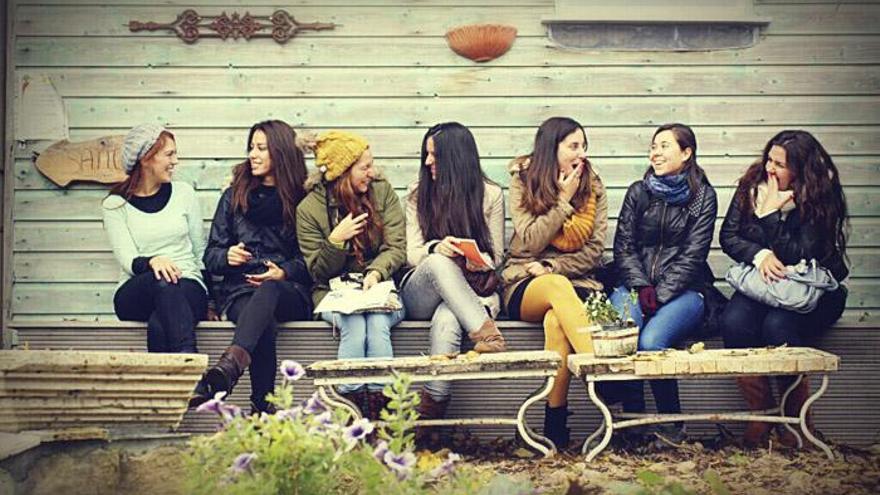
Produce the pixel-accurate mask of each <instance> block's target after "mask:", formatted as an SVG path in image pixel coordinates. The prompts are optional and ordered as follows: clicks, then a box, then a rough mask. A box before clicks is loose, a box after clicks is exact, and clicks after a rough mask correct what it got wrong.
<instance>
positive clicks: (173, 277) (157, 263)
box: [150, 256, 181, 284]
mask: <svg viewBox="0 0 880 495" xmlns="http://www.w3.org/2000/svg"><path fill="white" fill-rule="evenodd" d="M150 268H152V269H153V275H155V276H156V280H165V281H166V282H168V283H169V284H176V283H177V281H178V280H180V275H181V272H180V268H177V265H175V264H174V262H173V261H171V259H170V258H168V257H165V256H154V257H152V258H150Z"/></svg>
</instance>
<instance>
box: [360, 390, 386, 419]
mask: <svg viewBox="0 0 880 495" xmlns="http://www.w3.org/2000/svg"><path fill="white" fill-rule="evenodd" d="M366 402H367V404H366V411H364V414H366V416H367V418H368V419H369V420H370V421H379V420H381V419H382V417H381V416H382V410H383V409H385V408H386V407H388V403H389V402H391V399H389V398H388V397H385V394H383V393H382V391H381V390H368V391H367V399H366Z"/></svg>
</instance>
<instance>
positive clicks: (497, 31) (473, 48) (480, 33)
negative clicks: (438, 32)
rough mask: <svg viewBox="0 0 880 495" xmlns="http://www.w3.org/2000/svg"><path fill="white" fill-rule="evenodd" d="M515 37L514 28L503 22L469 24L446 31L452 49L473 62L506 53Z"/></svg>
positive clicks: (492, 58)
mask: <svg viewBox="0 0 880 495" xmlns="http://www.w3.org/2000/svg"><path fill="white" fill-rule="evenodd" d="M515 38H516V28H515V27H513V26H507V25H504V24H471V25H468V26H459V27H457V28H453V29H450V30H449V31H447V32H446V42H447V43H448V44H449V48H452V51H454V52H455V53H457V54H459V55H461V56H462V57H465V58H469V59H471V60H473V61H474V62H488V61H490V60H494V59H496V58H498V57H500V56H501V55H504V54H505V53H507V50H509V49H510V46H511V45H512V44H513V40H514V39H515Z"/></svg>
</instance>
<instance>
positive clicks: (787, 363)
mask: <svg viewBox="0 0 880 495" xmlns="http://www.w3.org/2000/svg"><path fill="white" fill-rule="evenodd" d="M839 362H840V360H839V358H838V357H837V356H835V355H833V354H830V353H827V352H823V351H820V350H817V349H812V348H809V347H777V348H755V349H717V350H703V351H699V352H693V353H692V352H689V351H678V350H667V351H659V352H639V353H637V354H636V355H634V356H628V357H623V358H596V357H593V356H591V355H584V354H575V355H571V356H569V357H568V367H569V369H570V370H571V372H572V373H573V374H575V375H576V376H578V377H579V378H581V379H582V380H584V382H585V383H586V386H587V393H588V394H589V396H590V400H592V401H593V404H595V405H596V407H598V408H599V410H600V411H601V412H602V418H603V420H602V422H601V424H600V425H599V428H598V429H597V430H596V431H595V432H593V434H592V435H590V436H589V437H587V439H586V441H584V444H583V448H582V453H584V454H587V462H589V461H592V460H593V459H594V458H595V457H596V456H597V455H599V453H600V452H602V450H603V449H604V448H605V447H606V446H607V445H608V442H609V441H610V440H611V434H612V433H613V432H614V430H616V429H618V430H619V429H624V428H631V427H634V426H641V425H646V424H655V423H667V422H677V421H714V422H718V421H764V422H769V423H781V424H783V425H784V426H785V427H786V428H787V429H788V430H789V431H791V432H792V433H793V434H794V435H795V437H796V438H797V441H798V447H802V446H803V445H802V442H801V438H800V435H798V432H797V430H795V429H794V428H793V427H792V426H791V425H795V424H796V425H799V426H800V430H801V432H803V434H804V436H805V437H806V438H807V440H809V441H810V442H811V443H813V444H814V445H816V446H817V447H819V448H821V449H822V450H823V451H824V452H825V454H826V455H827V456H828V458H829V459H833V458H834V455H833V454H832V453H831V449H830V448H829V447H828V445H826V444H825V443H824V442H822V441H821V440H819V439H818V438H816V437H815V436H814V435H813V434H812V432H810V431H809V429H807V423H806V418H807V411H808V410H809V409H810V406H811V405H812V404H813V402H815V401H816V400H818V399H819V397H821V396H822V394H824V393H825V390H826V389H827V388H828V373H829V372H832V371H837V369H838V365H839ZM808 374H820V375H821V376H822V384H821V385H820V387H819V390H817V391H816V392H815V393H814V394H813V395H811V396H810V397H809V399H807V401H806V402H804V405H803V407H802V408H801V410H800V414H799V416H798V417H792V416H786V415H785V401H786V399H787V398H788V395H789V394H790V393H791V391H792V390H794V388H795V387H796V386H797V384H798V383H800V381H801V379H803V377H804V376H805V375H808ZM756 375H798V378H797V380H796V381H795V382H794V383H792V384H791V386H789V388H788V389H787V390H786V391H785V393H784V394H783V395H782V399H781V401H780V403H779V407H776V408H773V409H767V410H763V411H748V412H710V413H699V414H654V415H647V414H621V413H618V414H617V416H618V417H620V418H622V420H620V421H615V418H614V416H615V415H614V414H612V413H611V410H610V409H609V408H608V406H607V405H605V403H604V402H603V399H602V397H601V396H599V395H598V394H597V393H596V383H597V382H602V381H626V380H650V379H666V378H675V379H679V380H692V379H701V378H717V377H739V376H756ZM603 432H604V436H603V437H602V440H601V441H600V442H599V444H598V445H596V446H595V447H594V448H593V449H592V450H589V453H588V449H589V447H590V444H591V443H592V441H593V440H594V439H595V438H596V437H598V436H599V435H601V434H602V433H603Z"/></svg>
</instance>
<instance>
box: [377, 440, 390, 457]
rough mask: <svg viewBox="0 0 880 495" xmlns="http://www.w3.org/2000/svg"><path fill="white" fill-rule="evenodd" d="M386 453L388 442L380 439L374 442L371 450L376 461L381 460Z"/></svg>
mask: <svg viewBox="0 0 880 495" xmlns="http://www.w3.org/2000/svg"><path fill="white" fill-rule="evenodd" d="M387 453H388V442H386V441H385V440H380V441H379V443H377V444H376V448H375V450H373V457H374V458H376V460H377V461H379V462H383V461H384V460H385V454H387Z"/></svg>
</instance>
